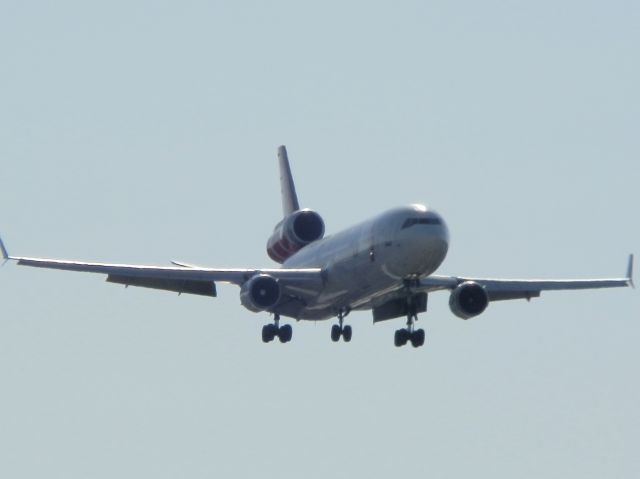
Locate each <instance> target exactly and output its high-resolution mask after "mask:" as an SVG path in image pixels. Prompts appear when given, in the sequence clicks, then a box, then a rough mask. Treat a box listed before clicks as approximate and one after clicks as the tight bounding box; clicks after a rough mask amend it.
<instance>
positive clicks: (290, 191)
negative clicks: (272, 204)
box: [278, 145, 300, 217]
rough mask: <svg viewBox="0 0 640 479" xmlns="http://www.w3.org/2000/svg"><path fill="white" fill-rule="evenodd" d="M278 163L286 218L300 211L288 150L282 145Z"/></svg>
mask: <svg viewBox="0 0 640 479" xmlns="http://www.w3.org/2000/svg"><path fill="white" fill-rule="evenodd" d="M278 162H279V163H280V188H281V189H282V214H283V215H284V216H285V217H286V216H289V215H290V214H291V213H293V212H294V211H298V210H299V209H300V206H299V205H298V196H297V195H296V186H295V185H294V184H293V176H292V175H291V167H290V166H289V157H288V156H287V148H286V147H285V146H284V145H282V146H280V147H278Z"/></svg>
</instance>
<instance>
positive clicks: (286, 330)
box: [278, 324, 293, 343]
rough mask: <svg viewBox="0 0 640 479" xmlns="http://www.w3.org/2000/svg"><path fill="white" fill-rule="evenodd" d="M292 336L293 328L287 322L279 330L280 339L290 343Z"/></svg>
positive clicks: (282, 341)
mask: <svg viewBox="0 0 640 479" xmlns="http://www.w3.org/2000/svg"><path fill="white" fill-rule="evenodd" d="M291 336H293V328H292V327H291V325H290V324H285V325H284V326H282V327H280V329H279V330H278V339H279V340H280V342H281V343H288V342H289V341H291Z"/></svg>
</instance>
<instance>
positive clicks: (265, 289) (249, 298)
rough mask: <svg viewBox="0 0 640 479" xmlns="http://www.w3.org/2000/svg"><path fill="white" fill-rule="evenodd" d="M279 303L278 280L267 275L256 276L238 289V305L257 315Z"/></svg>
mask: <svg viewBox="0 0 640 479" xmlns="http://www.w3.org/2000/svg"><path fill="white" fill-rule="evenodd" d="M279 301H280V285H279V284H278V280H277V279H275V278H274V277H273V276H269V275H268V274H258V275H255V276H254V277H252V278H251V279H250V280H249V281H247V282H246V283H244V284H243V285H242V288H240V303H242V305H243V306H244V307H245V308H247V309H248V310H249V311H253V312H254V313H258V312H260V311H265V310H267V309H270V308H273V307H274V306H275V305H276V304H278V302H279Z"/></svg>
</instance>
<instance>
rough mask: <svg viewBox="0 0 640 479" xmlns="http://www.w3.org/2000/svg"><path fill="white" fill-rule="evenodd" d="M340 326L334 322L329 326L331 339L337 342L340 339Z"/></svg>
mask: <svg viewBox="0 0 640 479" xmlns="http://www.w3.org/2000/svg"><path fill="white" fill-rule="evenodd" d="M340 332H341V331H340V326H338V325H337V324H334V325H333V326H331V341H333V342H334V343H337V342H338V341H339V340H340Z"/></svg>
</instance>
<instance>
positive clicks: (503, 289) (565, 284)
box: [418, 255, 633, 301]
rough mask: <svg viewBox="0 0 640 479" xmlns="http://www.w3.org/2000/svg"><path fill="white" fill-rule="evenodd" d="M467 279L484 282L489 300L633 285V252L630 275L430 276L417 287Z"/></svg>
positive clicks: (452, 284) (437, 287) (447, 285)
mask: <svg viewBox="0 0 640 479" xmlns="http://www.w3.org/2000/svg"><path fill="white" fill-rule="evenodd" d="M466 282H473V283H477V284H480V285H481V286H483V287H484V289H485V290H486V292H487V295H488V297H489V300H490V301H500V300H506V299H531V298H536V297H538V296H540V293H541V292H542V291H554V290H555V291H558V290H575V289H598V288H619V287H625V286H633V255H629V262H628V264H627V275H626V277H625V278H604V279H556V280H538V279H490V278H471V277H462V276H429V277H427V278H423V279H421V280H420V284H419V286H418V289H421V290H423V291H437V290H441V289H454V288H455V287H457V286H458V285H459V284H462V283H466Z"/></svg>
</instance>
